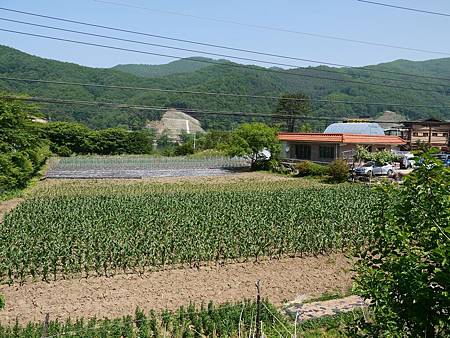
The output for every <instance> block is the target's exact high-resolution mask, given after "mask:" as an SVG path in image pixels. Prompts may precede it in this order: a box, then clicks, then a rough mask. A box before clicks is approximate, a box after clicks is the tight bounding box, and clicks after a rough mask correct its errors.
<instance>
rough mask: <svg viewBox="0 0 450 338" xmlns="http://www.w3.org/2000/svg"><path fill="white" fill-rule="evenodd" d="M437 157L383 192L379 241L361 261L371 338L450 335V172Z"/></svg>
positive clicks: (365, 326)
mask: <svg viewBox="0 0 450 338" xmlns="http://www.w3.org/2000/svg"><path fill="white" fill-rule="evenodd" d="M432 155H433V153H432V152H426V153H421V154H419V156H420V157H421V158H423V163H422V164H421V165H420V166H419V168H418V169H416V170H415V171H414V172H413V173H412V174H410V175H409V176H407V177H406V178H405V181H404V184H402V185H393V184H386V185H384V186H382V188H380V189H379V190H378V204H377V206H376V208H375V214H376V215H375V218H374V219H375V221H374V223H373V225H372V227H373V236H372V240H371V241H370V242H369V243H368V245H367V246H365V247H363V248H361V249H360V250H359V251H358V252H357V253H356V256H357V258H358V261H357V263H356V266H355V270H356V273H357V275H356V278H355V282H356V287H357V291H358V292H359V293H360V294H361V295H362V296H363V297H364V298H365V299H370V300H371V303H370V309H371V313H372V316H373V322H371V323H366V322H364V321H363V322H361V323H359V327H360V329H362V333H363V334H365V335H368V336H371V337H404V336H408V337H409V336H411V337H449V336H450V321H449V316H450V297H449V292H450V259H449V258H450V169H449V168H444V166H443V164H442V163H440V162H439V161H438V160H437V159H435V158H434V157H433V156H432Z"/></svg>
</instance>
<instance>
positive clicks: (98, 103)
mask: <svg viewBox="0 0 450 338" xmlns="http://www.w3.org/2000/svg"><path fill="white" fill-rule="evenodd" d="M0 99H3V100H15V101H25V102H36V103H48V104H62V105H86V106H98V107H108V108H113V109H130V110H142V111H147V110H148V111H167V110H170V109H177V110H182V111H183V112H185V113H191V114H206V115H230V116H244V117H247V116H248V117H272V118H273V117H276V118H280V119H282V118H296V119H299V120H302V119H308V120H319V121H341V120H344V119H345V118H339V117H336V118H333V117H328V116H305V115H294V114H268V113H246V112H233V111H213V110H196V109H185V108H176V107H162V106H141V105H128V104H121V103H116V102H106V101H85V100H65V99H54V98H46V97H24V96H13V95H2V96H0Z"/></svg>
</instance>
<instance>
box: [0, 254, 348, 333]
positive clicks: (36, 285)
mask: <svg viewBox="0 0 450 338" xmlns="http://www.w3.org/2000/svg"><path fill="white" fill-rule="evenodd" d="M350 267H351V264H350V262H349V261H348V260H347V259H346V258H345V257H344V255H343V254H334V255H330V256H319V257H305V258H286V259H281V260H269V261H263V262H260V263H237V264H229V265H225V266H212V267H201V268H200V269H173V270H166V271H159V272H151V273H146V274H144V275H138V274H128V275H116V276H114V277H91V278H82V279H68V280H59V281H55V282H50V283H47V282H30V283H27V284H25V285H22V286H20V285H19V284H14V285H12V286H7V285H3V286H0V293H3V294H4V295H5V297H6V307H5V309H4V310H2V311H0V323H2V324H4V325H7V324H10V325H13V324H14V323H15V321H16V319H17V320H18V322H19V323H27V322H29V321H42V320H43V319H44V317H45V315H46V314H47V313H48V314H49V315H50V319H61V320H62V319H66V318H69V317H70V318H72V319H74V318H77V317H87V318H89V317H94V316H96V317H97V318H103V317H108V318H114V317H120V316H122V315H127V314H132V313H133V312H134V310H135V308H136V307H137V306H139V307H140V308H142V309H144V310H146V311H148V310H150V309H155V310H161V309H164V308H168V309H172V310H174V309H176V308H179V307H180V306H181V305H188V304H189V303H190V302H193V303H195V304H200V303H201V302H205V303H207V302H208V301H213V302H215V303H222V302H226V301H239V300H242V299H245V298H253V297H255V282H256V281H258V280H261V283H262V295H263V297H267V298H269V299H270V300H271V301H272V302H273V303H274V304H276V305H281V304H282V303H284V302H286V301H288V300H292V299H295V298H296V297H298V296H299V295H302V294H310V295H319V294H322V293H324V292H326V291H328V292H330V291H333V290H334V291H344V290H347V289H348V288H349V287H350V286H351V277H352V274H351V272H350Z"/></svg>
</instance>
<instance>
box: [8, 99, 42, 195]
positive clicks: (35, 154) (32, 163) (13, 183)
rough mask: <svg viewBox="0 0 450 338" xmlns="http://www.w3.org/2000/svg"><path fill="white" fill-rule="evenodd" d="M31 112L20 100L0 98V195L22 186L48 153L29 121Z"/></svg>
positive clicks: (37, 129) (34, 172)
mask: <svg viewBox="0 0 450 338" xmlns="http://www.w3.org/2000/svg"><path fill="white" fill-rule="evenodd" d="M34 111H35V109H34V108H33V107H32V106H29V105H26V104H24V103H21V102H17V101H11V100H3V101H0V194H1V193H3V192H5V191H7V190H11V189H15V188H23V187H25V186H26V185H27V183H28V180H29V179H30V178H31V177H32V176H33V175H35V174H36V173H37V171H38V170H39V168H40V167H41V165H42V164H43V163H44V162H45V160H46V159H47V157H48V156H49V155H50V151H49V148H48V144H47V142H46V141H45V140H43V138H42V135H41V131H40V128H39V127H38V126H37V124H36V123H33V122H32V121H31V118H30V115H31V114H33V113H34Z"/></svg>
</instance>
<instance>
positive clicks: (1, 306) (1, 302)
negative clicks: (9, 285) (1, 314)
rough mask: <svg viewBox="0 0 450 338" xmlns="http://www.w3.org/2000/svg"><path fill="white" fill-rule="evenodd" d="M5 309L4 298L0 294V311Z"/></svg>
mask: <svg viewBox="0 0 450 338" xmlns="http://www.w3.org/2000/svg"><path fill="white" fill-rule="evenodd" d="M4 307H5V296H3V295H2V294H1V293H0V310H1V309H3V308H4Z"/></svg>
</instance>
